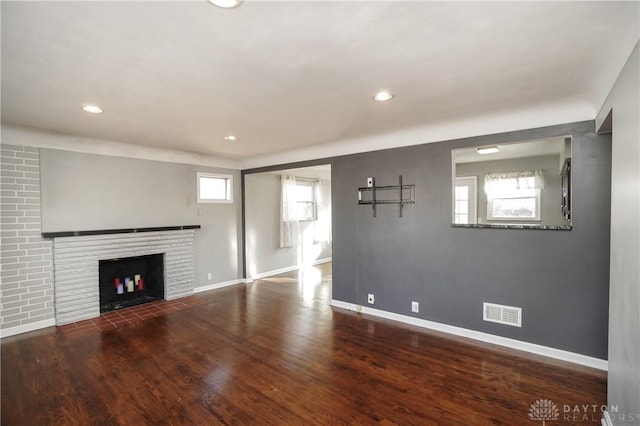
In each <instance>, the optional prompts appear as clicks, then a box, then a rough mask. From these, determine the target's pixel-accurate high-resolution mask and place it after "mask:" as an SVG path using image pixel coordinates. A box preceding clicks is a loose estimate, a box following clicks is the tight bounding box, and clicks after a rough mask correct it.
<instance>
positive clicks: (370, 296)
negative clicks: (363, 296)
mask: <svg viewBox="0 0 640 426" xmlns="http://www.w3.org/2000/svg"><path fill="white" fill-rule="evenodd" d="M374 302H375V296H374V295H373V294H371V293H369V295H368V296H367V303H369V304H371V305H373V303H374Z"/></svg>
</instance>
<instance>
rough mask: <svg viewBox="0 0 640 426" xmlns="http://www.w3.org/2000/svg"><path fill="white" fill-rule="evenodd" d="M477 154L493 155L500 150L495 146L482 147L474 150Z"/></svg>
mask: <svg viewBox="0 0 640 426" xmlns="http://www.w3.org/2000/svg"><path fill="white" fill-rule="evenodd" d="M476 151H478V154H495V153H496V152H500V148H498V147H497V146H482V147H480V148H476Z"/></svg>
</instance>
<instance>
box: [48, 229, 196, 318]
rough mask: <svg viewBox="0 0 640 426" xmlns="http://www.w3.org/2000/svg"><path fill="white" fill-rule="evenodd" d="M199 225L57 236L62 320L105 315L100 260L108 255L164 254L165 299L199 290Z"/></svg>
mask: <svg viewBox="0 0 640 426" xmlns="http://www.w3.org/2000/svg"><path fill="white" fill-rule="evenodd" d="M185 228H188V229H185ZM196 228H199V226H192V227H173V228H153V230H150V228H147V229H140V230H122V232H118V231H104V232H106V233H100V232H101V231H88V232H86V233H88V234H89V235H83V233H71V234H72V235H66V234H69V233H58V234H53V235H51V236H50V237H52V238H53V265H54V294H55V317H56V325H64V324H68V323H72V322H76V321H81V320H85V319H90V318H95V317H98V316H100V286H99V262H100V261H104V260H111V259H116V258H126V257H137V256H146V255H156V254H161V255H163V258H164V274H163V275H164V298H165V299H166V300H173V299H177V298H180V297H184V296H189V295H191V294H193V281H194V279H193V273H194V268H193V242H194V238H195V229H196ZM44 236H45V237H46V235H44Z"/></svg>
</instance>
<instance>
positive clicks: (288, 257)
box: [245, 173, 331, 277]
mask: <svg viewBox="0 0 640 426" xmlns="http://www.w3.org/2000/svg"><path fill="white" fill-rule="evenodd" d="M312 226H313V222H300V234H301V236H302V238H303V239H304V240H306V244H304V245H305V247H301V246H300V245H299V244H296V245H294V246H293V247H286V248H280V247H279V244H280V175H278V174H274V173H256V174H248V175H245V227H246V257H247V274H248V277H254V276H256V275H260V274H264V273H268V272H270V271H276V270H279V269H285V268H293V267H296V266H298V265H300V264H302V263H303V262H305V261H313V260H315V259H327V258H330V257H331V244H313V242H312V241H310V240H309V238H311V239H312V238H313V237H312V235H311V234H310V233H307V234H306V236H305V231H307V230H311V227H312Z"/></svg>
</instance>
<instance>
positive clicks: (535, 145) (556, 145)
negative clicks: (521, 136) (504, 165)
mask: <svg viewBox="0 0 640 426" xmlns="http://www.w3.org/2000/svg"><path fill="white" fill-rule="evenodd" d="M490 146H494V145H490ZM495 146H497V147H498V149H499V150H500V151H499V152H496V153H493V154H478V151H477V147H472V148H461V149H454V150H453V159H454V161H455V163H456V164H460V163H481V162H483V161H494V160H509V159H512V158H527V157H540V156H544V155H560V154H563V153H564V150H565V137H564V136H562V137H555V138H546V139H539V140H533V141H527V142H513V143H507V144H498V145H495ZM569 156H571V153H569Z"/></svg>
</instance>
